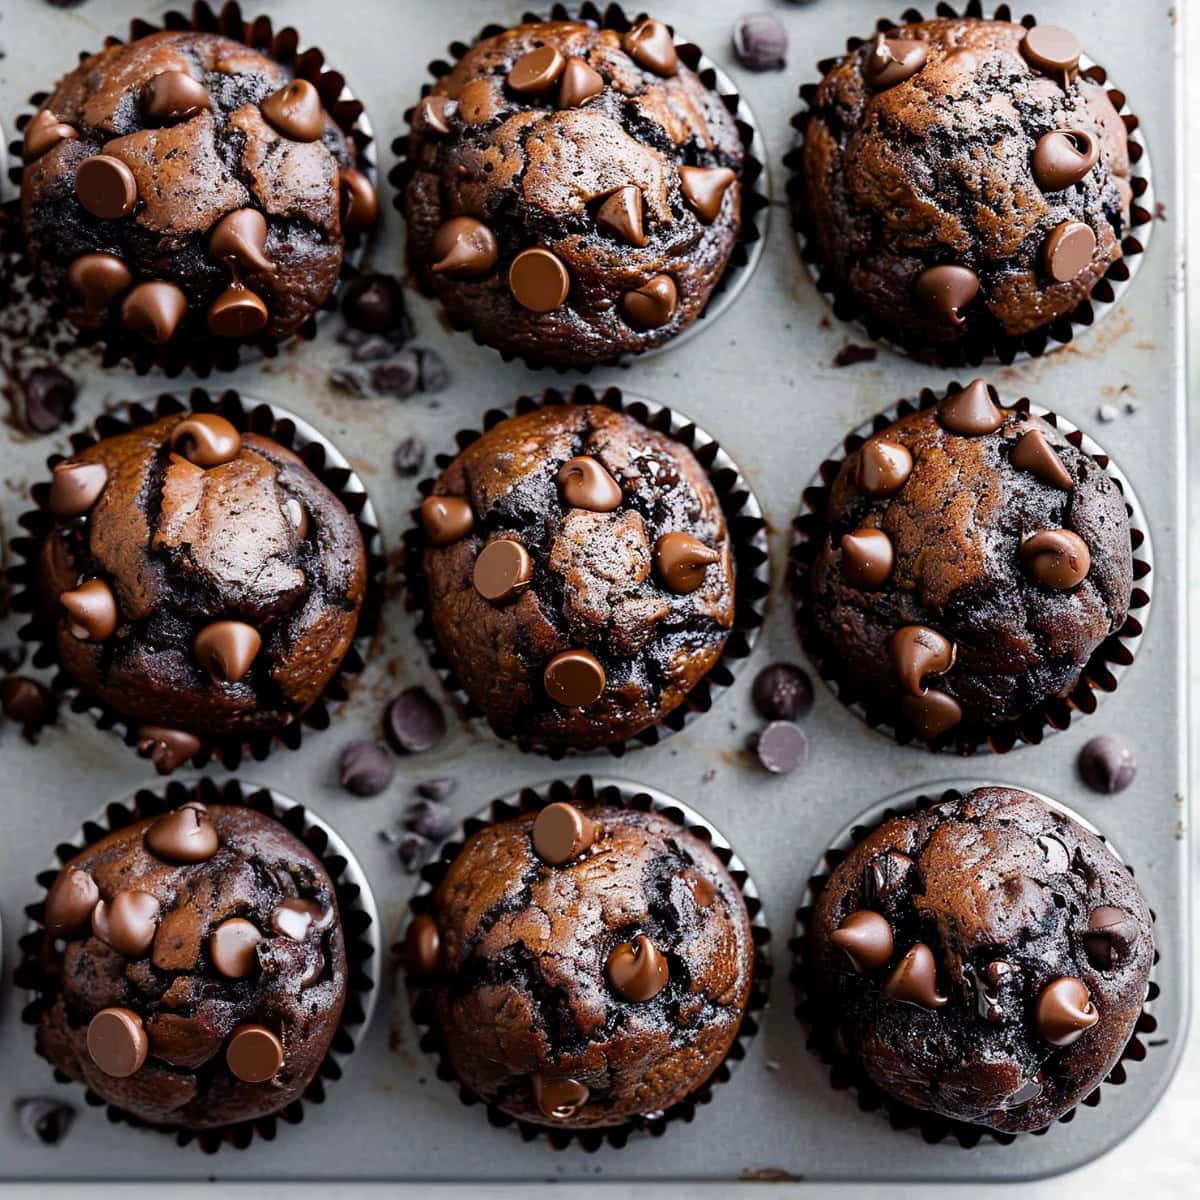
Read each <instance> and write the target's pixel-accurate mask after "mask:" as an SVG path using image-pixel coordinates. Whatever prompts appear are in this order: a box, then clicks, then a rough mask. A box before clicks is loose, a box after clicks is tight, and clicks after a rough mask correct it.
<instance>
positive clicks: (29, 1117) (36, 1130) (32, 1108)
mask: <svg viewBox="0 0 1200 1200" xmlns="http://www.w3.org/2000/svg"><path fill="white" fill-rule="evenodd" d="M13 1107H14V1108H15V1109H16V1111H17V1125H18V1127H19V1128H20V1130H21V1132H22V1133H23V1134H24V1135H25V1137H27V1138H30V1139H32V1140H33V1141H35V1142H41V1144H42V1145H43V1146H57V1145H58V1143H59V1142H61V1141H62V1140H63V1138H65V1137H66V1136H67V1134H68V1133H69V1132H70V1131H71V1125H72V1123H73V1122H74V1120H75V1110H74V1109H73V1108H72V1107H71V1106H70V1105H69V1104H63V1103H61V1102H60V1101H58V1100H45V1099H42V1098H40V1097H37V1096H22V1097H20V1098H18V1099H16V1100H14V1101H13Z"/></svg>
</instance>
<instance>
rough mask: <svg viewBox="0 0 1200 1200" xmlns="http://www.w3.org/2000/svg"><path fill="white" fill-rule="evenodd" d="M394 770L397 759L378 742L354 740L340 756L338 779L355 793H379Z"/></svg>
mask: <svg viewBox="0 0 1200 1200" xmlns="http://www.w3.org/2000/svg"><path fill="white" fill-rule="evenodd" d="M395 774H396V763H395V760H394V759H393V758H392V756H391V755H390V754H389V753H388V752H387V751H386V750H385V749H384V748H383V747H382V746H381V745H379V743H378V742H366V741H364V742H351V743H350V744H349V745H348V746H347V747H345V749H344V750H343V751H342V754H341V758H340V759H339V760H338V782H339V783H340V784H341V785H342V787H344V788H345V789H346V791H348V792H349V793H350V794H351V795H353V796H378V795H379V793H380V792H382V791H384V790H385V789H386V788H387V786H388V784H390V783H391V782H392V778H393V776H394V775H395Z"/></svg>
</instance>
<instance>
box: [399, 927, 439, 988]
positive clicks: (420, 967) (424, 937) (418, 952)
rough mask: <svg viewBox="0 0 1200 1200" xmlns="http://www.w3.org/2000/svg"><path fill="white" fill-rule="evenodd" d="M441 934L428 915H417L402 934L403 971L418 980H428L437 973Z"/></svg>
mask: <svg viewBox="0 0 1200 1200" xmlns="http://www.w3.org/2000/svg"><path fill="white" fill-rule="evenodd" d="M441 942H442V938H441V934H440V933H439V932H438V927H437V922H436V921H435V920H434V919H433V917H431V916H430V915H429V913H418V914H417V915H416V916H415V917H413V919H412V920H411V921H409V923H408V929H407V931H406V932H405V934H404V948H403V950H402V951H401V961H402V962H403V964H404V969H405V970H406V971H408V973H409V974H410V975H413V976H415V977H416V978H418V979H428V978H429V977H431V976H432V975H434V974H435V973H436V972H437V969H438V955H439V953H440V951H441Z"/></svg>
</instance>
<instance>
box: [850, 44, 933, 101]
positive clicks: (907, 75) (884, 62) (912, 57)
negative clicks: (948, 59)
mask: <svg viewBox="0 0 1200 1200" xmlns="http://www.w3.org/2000/svg"><path fill="white" fill-rule="evenodd" d="M928 57H929V48H928V47H927V46H926V45H925V43H924V42H922V41H918V40H917V39H916V38H889V37H884V35H883V34H882V33H881V34H878V35H877V36H876V38H875V40H874V41H873V42H872V43H871V46H870V49H868V50H867V56H866V58H865V59H864V60H863V80H864V82H865V83H866V85H867V87H869V88H870V89H871V90H872V91H873V92H882V91H884V90H885V89H887V88H890V87H895V86H896V84H898V83H903V82H904V81H905V80H906V79H911V78H912V77H913V76H914V75H915V74H916V73H917V72H918V71H919V70H920V69H921V68H922V67H923V66H924V65H925V62H926V59H928Z"/></svg>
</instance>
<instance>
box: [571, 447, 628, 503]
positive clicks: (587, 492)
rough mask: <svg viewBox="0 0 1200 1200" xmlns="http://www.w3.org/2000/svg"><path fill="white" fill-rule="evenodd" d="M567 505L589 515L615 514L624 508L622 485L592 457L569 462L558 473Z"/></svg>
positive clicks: (587, 456)
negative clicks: (600, 513) (581, 509)
mask: <svg viewBox="0 0 1200 1200" xmlns="http://www.w3.org/2000/svg"><path fill="white" fill-rule="evenodd" d="M557 480H558V486H559V490H560V491H561V492H562V499H563V503H564V504H566V505H568V506H569V507H571V508H585V509H587V510H588V511H589V512H613V511H614V510H615V509H617V508H619V507H620V505H621V485H620V484H619V483H617V481H616V480H615V479H614V478H613V477H612V476H611V475H610V474H609V473H608V471H607V470H606V469H605V468H604V466H603V464H602V463H600V462H598V461H597V460H596V459H594V458H592V457H591V456H590V455H586V454H580V455H577V456H576V457H575V458H569V459H568V460H567V461H566V462H565V463H563V465H562V466H561V467H559V469H558V475H557Z"/></svg>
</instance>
